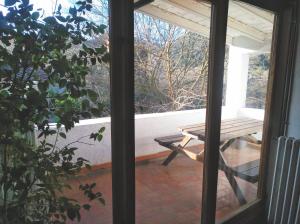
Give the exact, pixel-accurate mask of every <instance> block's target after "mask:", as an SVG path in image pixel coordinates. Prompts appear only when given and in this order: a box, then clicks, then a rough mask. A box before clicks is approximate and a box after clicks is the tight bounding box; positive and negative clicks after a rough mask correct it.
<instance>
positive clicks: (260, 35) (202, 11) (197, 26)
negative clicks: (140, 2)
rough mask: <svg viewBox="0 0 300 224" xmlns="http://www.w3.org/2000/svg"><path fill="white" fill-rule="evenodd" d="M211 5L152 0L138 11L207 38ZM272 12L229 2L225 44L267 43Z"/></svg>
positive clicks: (188, 0)
mask: <svg viewBox="0 0 300 224" xmlns="http://www.w3.org/2000/svg"><path fill="white" fill-rule="evenodd" d="M210 8H211V7H210V4H208V3H206V2H203V1H197V0H184V1H183V0H155V1H153V2H152V3H150V4H148V5H145V6H143V7H141V8H139V9H138V10H139V11H141V12H143V13H146V14H148V15H151V16H154V17H157V18H159V19H162V20H164V21H166V22H169V23H172V24H175V25H177V26H181V27H183V28H185V29H187V30H190V31H192V32H195V33H199V34H201V35H203V36H206V37H208V36H209V32H210V11H211V10H210ZM273 19H274V17H273V14H272V13H270V12H267V11H263V10H260V9H258V8H256V7H254V6H250V5H248V4H245V3H242V2H236V1H231V2H230V7H229V17H228V28H227V43H229V44H233V45H236V46H240V45H249V44H250V45H251V46H250V47H249V46H245V47H246V48H247V47H248V48H255V49H259V48H263V47H264V46H265V45H269V43H270V42H271V41H270V37H271V36H272V30H273Z"/></svg>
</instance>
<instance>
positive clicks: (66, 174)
mask: <svg viewBox="0 0 300 224" xmlns="http://www.w3.org/2000/svg"><path fill="white" fill-rule="evenodd" d="M4 8H5V10H6V12H5V13H4V12H1V11H0V163H1V166H0V213H1V216H0V223H65V222H66V220H67V219H71V220H74V219H77V220H80V209H82V208H83V209H86V210H88V209H89V208H90V205H89V204H88V203H87V204H80V203H79V202H77V201H76V200H73V199H71V198H67V197H65V196H64V195H63V192H64V190H65V189H67V188H70V187H71V186H69V185H68V184H67V183H66V181H65V180H66V179H67V178H72V177H74V176H76V175H77V174H78V173H79V172H80V170H81V169H82V168H83V167H87V168H89V167H90V165H89V162H88V161H87V160H85V159H84V158H77V159H75V152H76V150H78V148H77V147H74V144H73V143H78V142H80V140H78V141H75V142H73V143H70V144H67V145H65V146H63V147H59V146H58V144H57V142H58V141H59V139H65V138H66V137H67V133H68V131H69V130H71V129H72V128H73V127H74V125H75V123H77V122H79V120H80V119H81V118H89V117H92V116H99V115H100V114H101V110H102V105H101V103H99V102H98V99H97V97H96V96H97V94H96V93H95V92H94V91H93V90H92V89H88V88H87V87H86V81H85V77H86V75H87V74H88V72H89V67H90V66H91V65H94V64H97V63H105V62H107V60H108V53H107V50H103V49H105V48H104V46H102V44H100V43H99V48H91V47H88V46H87V45H86V42H87V41H88V40H91V39H92V38H93V37H94V36H101V35H102V34H103V33H104V31H105V28H106V27H105V26H104V25H97V24H95V23H94V22H92V21H89V20H87V19H86V18H85V13H86V12H87V11H90V10H92V0H86V1H78V2H76V5H75V6H74V7H71V8H70V9H69V11H68V12H66V13H65V12H62V7H61V6H60V5H58V6H57V8H56V9H55V12H54V13H53V14H52V15H51V16H44V15H43V14H44V12H43V10H41V9H37V10H35V9H34V8H33V5H32V4H30V2H29V0H5V5H4ZM74 49H75V50H74ZM52 87H57V88H58V89H59V91H56V92H53V91H52V90H51V88H52ZM52 89H53V88H52ZM53 118H55V122H56V124H55V126H53V125H51V122H53ZM103 132H104V129H103V128H101V129H100V130H99V131H98V132H97V133H91V135H90V138H91V139H93V140H96V141H97V140H98V141H99V140H101V139H102V135H103ZM34 133H38V141H37V142H35V137H34ZM49 139H54V140H53V141H49ZM94 189H95V184H83V185H81V186H80V190H81V191H82V192H83V194H84V195H86V196H87V199H88V200H87V201H88V202H89V201H91V200H99V201H100V202H101V203H104V200H103V198H102V195H101V193H100V192H94Z"/></svg>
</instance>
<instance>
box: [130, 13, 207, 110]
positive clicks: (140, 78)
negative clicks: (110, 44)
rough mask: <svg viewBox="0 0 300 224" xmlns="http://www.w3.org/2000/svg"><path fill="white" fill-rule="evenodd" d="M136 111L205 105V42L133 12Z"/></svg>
mask: <svg viewBox="0 0 300 224" xmlns="http://www.w3.org/2000/svg"><path fill="white" fill-rule="evenodd" d="M135 43H136V44H135V85H136V107H137V111H138V112H161V111H172V110H183V109H195V108H201V107H204V106H205V104H206V83H207V69H208V39H207V38H205V37H203V36H200V35H198V34H195V33H191V32H189V31H187V30H185V29H183V28H180V27H178V26H175V25H172V24H169V23H166V22H163V21H161V20H159V19H156V18H153V17H150V16H147V15H145V14H142V13H135Z"/></svg>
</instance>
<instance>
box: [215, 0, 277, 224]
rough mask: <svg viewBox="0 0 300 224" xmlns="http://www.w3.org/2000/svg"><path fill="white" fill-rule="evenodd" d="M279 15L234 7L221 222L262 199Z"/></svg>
mask: <svg viewBox="0 0 300 224" xmlns="http://www.w3.org/2000/svg"><path fill="white" fill-rule="evenodd" d="M272 32H273V15H272V14H271V13H270V12H267V11H264V10H262V9H259V8H256V7H254V6H250V5H247V4H245V3H242V2H238V1H230V2H229V15H228V25H227V51H226V61H225V78H224V83H225V84H226V88H224V92H223V102H224V105H223V108H222V123H221V133H220V134H221V142H220V161H219V177H218V191H217V211H216V218H217V220H218V221H219V220H220V219H222V218H224V216H226V215H228V214H229V213H230V212H233V211H235V210H237V209H238V208H240V207H241V206H242V205H245V204H247V203H249V202H251V201H253V200H255V199H256V198H257V186H258V177H259V162H260V155H261V142H262V136H263V133H262V130H263V123H264V109H265V105H266V93H267V83H268V78H269V68H270V53H271V52H270V51H271V42H272Z"/></svg>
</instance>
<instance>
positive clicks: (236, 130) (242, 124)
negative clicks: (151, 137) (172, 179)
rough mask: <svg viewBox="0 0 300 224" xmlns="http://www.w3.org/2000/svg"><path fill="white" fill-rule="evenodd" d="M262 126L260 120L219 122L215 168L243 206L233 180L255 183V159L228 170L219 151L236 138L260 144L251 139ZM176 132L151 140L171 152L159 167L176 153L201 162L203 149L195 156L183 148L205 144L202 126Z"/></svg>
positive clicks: (256, 171) (239, 190)
mask: <svg viewBox="0 0 300 224" xmlns="http://www.w3.org/2000/svg"><path fill="white" fill-rule="evenodd" d="M262 127H263V122H262V121H259V120H256V119H252V118H235V119H228V120H223V121H222V122H221V129H220V149H219V158H220V159H219V169H220V170H222V171H223V172H224V173H225V175H226V177H227V179H228V181H229V183H230V185H231V187H232V189H233V191H234V193H235V195H236V197H237V199H238V200H239V203H240V204H241V205H243V204H245V203H247V201H246V199H245V197H244V195H243V193H242V191H241V189H240V187H239V185H238V183H237V181H236V179H235V177H239V178H241V179H244V180H246V181H248V182H251V183H256V182H257V181H258V174H259V160H254V161H250V162H246V163H244V164H241V165H238V166H235V167H232V166H230V164H229V163H228V162H227V161H226V158H225V156H224V154H223V152H224V151H225V150H226V149H228V148H229V147H230V146H231V144H232V143H233V142H234V141H235V140H237V139H243V140H245V141H247V142H250V143H252V144H256V145H259V144H261V141H260V140H258V139H257V138H255V137H254V136H253V134H256V133H258V132H261V131H262ZM179 131H180V132H181V134H179V135H172V136H164V137H159V138H156V139H155V141H157V142H158V143H159V144H160V145H162V146H164V147H166V148H168V149H171V150H172V152H171V153H170V155H169V156H168V157H167V158H166V159H165V160H164V162H163V165H165V166H167V165H168V164H169V163H170V162H171V161H172V160H173V159H174V158H175V157H176V156H177V155H178V154H179V153H181V154H183V155H185V156H187V157H188V158H190V159H192V160H196V161H200V162H203V160H204V149H203V150H201V151H200V152H199V153H195V152H192V151H189V150H187V149H186V146H187V145H188V143H189V142H190V141H191V140H193V139H195V140H199V141H205V123H200V124H195V125H189V126H184V127H180V128H179Z"/></svg>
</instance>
